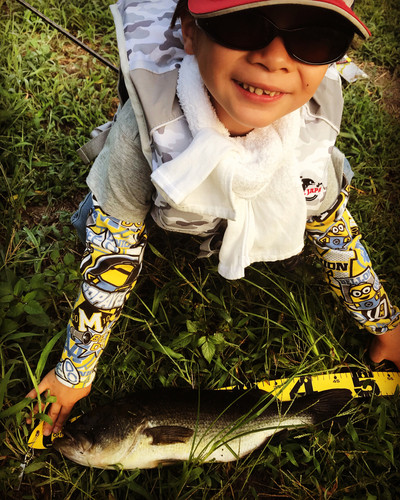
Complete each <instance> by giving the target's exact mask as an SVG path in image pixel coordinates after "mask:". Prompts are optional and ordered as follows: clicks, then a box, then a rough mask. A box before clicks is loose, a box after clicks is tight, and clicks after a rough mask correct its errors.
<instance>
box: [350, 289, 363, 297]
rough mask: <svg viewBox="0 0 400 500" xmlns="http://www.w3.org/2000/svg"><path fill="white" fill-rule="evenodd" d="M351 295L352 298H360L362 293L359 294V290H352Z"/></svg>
mask: <svg viewBox="0 0 400 500" xmlns="http://www.w3.org/2000/svg"><path fill="white" fill-rule="evenodd" d="M351 295H353V297H361V295H362V293H361V292H360V290H353V291H352V292H351Z"/></svg>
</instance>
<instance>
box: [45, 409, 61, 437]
mask: <svg viewBox="0 0 400 500" xmlns="http://www.w3.org/2000/svg"><path fill="white" fill-rule="evenodd" d="M60 411H61V405H60V404H58V403H57V402H56V403H52V404H51V405H50V407H49V411H48V413H47V415H48V416H49V417H50V418H51V420H52V421H53V423H52V424H48V423H47V422H45V423H44V425H43V434H44V435H45V436H50V434H51V433H52V432H53V428H54V425H55V423H56V421H57V419H58V416H59V414H60Z"/></svg>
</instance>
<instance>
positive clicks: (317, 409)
mask: <svg viewBox="0 0 400 500" xmlns="http://www.w3.org/2000/svg"><path fill="white" fill-rule="evenodd" d="M351 399H352V393H351V391H350V390H349V389H329V390H327V391H321V392H316V393H313V394H309V395H306V396H303V397H299V398H298V399H295V400H294V401H293V404H292V406H291V408H290V410H289V411H290V412H291V413H292V412H294V413H296V412H298V413H303V412H304V413H305V414H308V415H310V416H311V421H312V423H313V424H317V423H320V422H324V421H326V420H331V419H333V418H335V417H336V416H337V414H338V413H339V412H340V411H341V410H342V409H343V407H344V406H346V404H347V403H348V402H349V401H350V400H351Z"/></svg>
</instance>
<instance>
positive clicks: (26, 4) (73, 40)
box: [17, 0, 119, 73]
mask: <svg viewBox="0 0 400 500" xmlns="http://www.w3.org/2000/svg"><path fill="white" fill-rule="evenodd" d="M17 1H18V2H19V3H20V4H21V5H23V6H24V7H26V8H27V9H29V10H30V11H32V12H33V13H34V14H36V15H37V16H38V17H40V18H41V19H43V21H45V22H46V23H47V24H49V25H50V26H52V27H53V28H55V29H56V30H57V31H59V32H60V33H62V34H63V35H64V36H66V37H67V38H69V39H70V40H71V41H72V42H74V43H75V44H76V45H78V46H79V47H81V48H82V49H84V50H86V52H89V54H91V55H92V56H94V57H95V58H96V59H98V60H99V61H100V62H102V63H103V64H105V65H106V66H107V67H108V68H110V69H112V70H113V71H115V72H116V73H118V71H119V70H118V68H117V67H116V66H114V64H113V63H112V62H110V61H109V60H108V59H106V58H105V57H103V56H101V55H100V54H98V53H97V52H96V51H95V50H93V49H91V48H90V47H88V46H87V45H85V44H84V43H83V42H81V41H80V40H78V38H76V37H74V35H71V33H69V32H68V31H66V30H65V29H64V28H62V27H61V26H59V25H58V24H57V23H55V22H54V21H52V20H51V19H49V18H48V17H47V16H45V15H44V14H42V13H41V12H39V11H38V10H36V9H35V8H34V7H32V5H29V3H27V2H25V0H17Z"/></svg>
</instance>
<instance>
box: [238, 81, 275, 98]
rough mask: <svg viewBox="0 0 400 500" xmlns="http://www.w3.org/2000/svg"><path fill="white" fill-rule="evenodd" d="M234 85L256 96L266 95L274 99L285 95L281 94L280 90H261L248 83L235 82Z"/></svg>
mask: <svg viewBox="0 0 400 500" xmlns="http://www.w3.org/2000/svg"><path fill="white" fill-rule="evenodd" d="M236 83H237V84H238V85H239V86H240V87H242V89H244V90H247V91H248V92H251V93H252V94H256V95H268V96H270V97H275V96H277V95H280V94H284V93H285V92H282V91H280V90H268V89H263V88H261V87H257V86H256V85H251V84H249V83H245V82H240V81H239V80H236Z"/></svg>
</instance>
